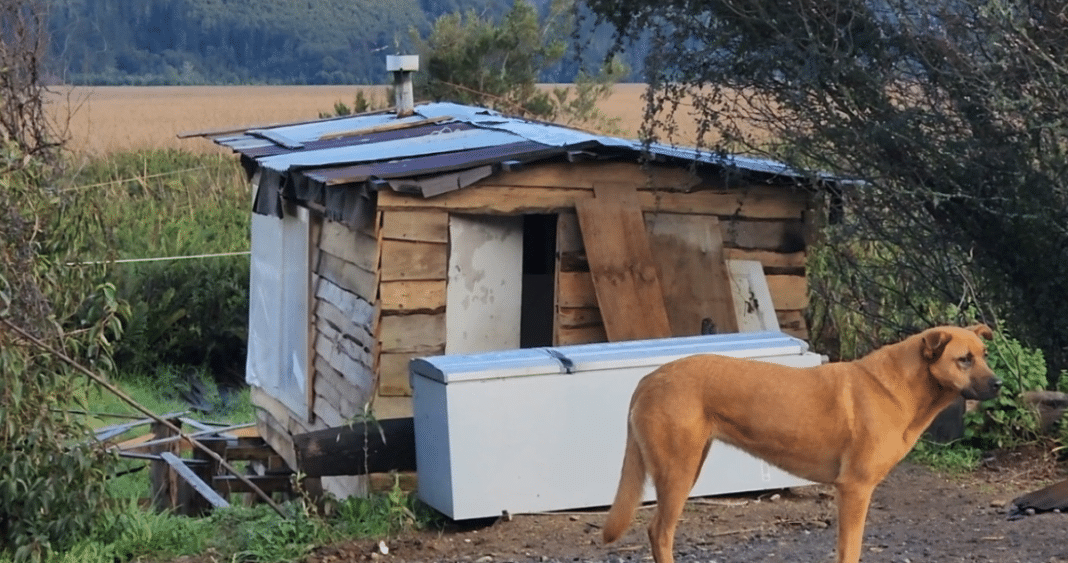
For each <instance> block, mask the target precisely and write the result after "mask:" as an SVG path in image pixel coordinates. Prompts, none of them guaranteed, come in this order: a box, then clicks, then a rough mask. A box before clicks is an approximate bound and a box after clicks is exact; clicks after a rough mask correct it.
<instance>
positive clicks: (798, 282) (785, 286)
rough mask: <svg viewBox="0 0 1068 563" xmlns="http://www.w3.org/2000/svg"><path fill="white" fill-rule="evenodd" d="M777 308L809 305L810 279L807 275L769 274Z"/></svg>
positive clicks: (785, 309) (772, 294)
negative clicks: (806, 277)
mask: <svg viewBox="0 0 1068 563" xmlns="http://www.w3.org/2000/svg"><path fill="white" fill-rule="evenodd" d="M767 280H768V289H769V290H770V291H771V299H772V301H774V302H775V308H776V309H781V310H783V311H790V310H795V309H805V308H807V307H808V280H807V279H805V276H767Z"/></svg>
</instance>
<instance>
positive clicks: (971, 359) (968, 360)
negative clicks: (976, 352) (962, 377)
mask: <svg viewBox="0 0 1068 563" xmlns="http://www.w3.org/2000/svg"><path fill="white" fill-rule="evenodd" d="M957 362H959V363H960V366H961V367H962V368H970V367H972V364H974V363H975V356H972V355H971V354H970V353H969V354H968V355H967V356H964V357H962V358H960V359H958V360H957Z"/></svg>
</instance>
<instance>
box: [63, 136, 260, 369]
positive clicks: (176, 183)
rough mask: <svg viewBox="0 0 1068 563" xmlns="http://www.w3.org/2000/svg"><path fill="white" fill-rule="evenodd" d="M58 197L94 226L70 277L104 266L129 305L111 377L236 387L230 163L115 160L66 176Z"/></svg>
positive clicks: (242, 231)
mask: <svg viewBox="0 0 1068 563" xmlns="http://www.w3.org/2000/svg"><path fill="white" fill-rule="evenodd" d="M60 189H61V190H63V191H64V192H65V193H68V194H73V195H74V196H75V198H74V201H75V205H79V206H82V207H83V208H85V209H91V210H93V212H94V215H95V217H96V218H97V223H96V224H95V225H93V226H92V228H91V231H92V232H87V233H86V236H85V237H84V240H83V241H82V245H83V248H82V255H83V256H85V257H87V258H86V260H85V262H87V263H85V264H82V265H80V266H74V267H82V268H89V267H92V266H91V265H90V264H88V263H91V262H96V261H106V262H108V268H107V272H106V274H105V276H106V281H109V282H111V283H113V284H114V285H115V287H116V289H117V294H118V297H119V298H120V299H123V300H125V301H127V302H128V303H129V307H130V313H129V316H128V318H127V319H124V321H125V322H124V326H125V331H124V335H123V338H122V339H121V340H120V341H119V342H118V344H117V348H116V354H115V361H116V363H117V364H118V366H119V369H120V370H123V371H128V372H136V373H143V374H149V375H151V374H153V373H155V372H156V370H157V369H158V367H159V366H161V365H176V366H189V367H194V368H207V369H209V370H210V371H211V372H212V374H213V375H214V376H215V378H216V379H218V380H221V381H228V382H230V383H232V384H237V383H240V382H241V380H242V379H243V378H242V377H241V373H242V369H243V366H244V357H245V346H246V339H247V315H248V275H249V259H248V256H247V255H246V254H242V253H245V252H247V251H248V250H249V221H250V208H251V203H250V192H249V185H248V182H247V181H246V179H245V176H244V173H243V172H242V171H241V168H240V166H239V165H238V163H237V159H236V158H234V157H232V156H229V155H205V154H194V153H187V152H183V151H176V150H150V151H139V152H133V153H120V154H114V155H109V156H107V157H103V158H96V159H90V160H86V161H84V162H82V163H80V164H79V165H78V166H75V167H72V171H71V173H70V174H69V175H68V176H67V177H66V179H65V182H64V184H63V185H62V186H61V187H60ZM229 253H239V254H236V255H230V256H225V254H229ZM190 257H197V258H190ZM112 260H114V262H111V261H112ZM131 260H133V261H131ZM141 260H144V261H141Z"/></svg>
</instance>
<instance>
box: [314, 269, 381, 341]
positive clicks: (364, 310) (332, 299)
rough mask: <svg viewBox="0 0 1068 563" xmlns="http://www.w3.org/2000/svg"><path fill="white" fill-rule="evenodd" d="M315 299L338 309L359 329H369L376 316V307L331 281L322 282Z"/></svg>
mask: <svg viewBox="0 0 1068 563" xmlns="http://www.w3.org/2000/svg"><path fill="white" fill-rule="evenodd" d="M315 297H317V298H318V299H320V300H322V301H323V302H326V303H330V304H331V305H333V306H334V307H337V309H338V310H339V311H341V313H342V314H343V315H345V318H347V319H349V320H350V321H351V322H352V324H354V325H356V326H358V327H364V328H365V329H369V328H370V327H371V326H373V325H372V321H373V319H374V316H375V307H374V305H372V304H371V302H370V301H368V300H365V299H364V298H362V297H360V296H359V295H357V294H356V293H353V292H351V291H346V290H344V289H342V288H341V287H340V286H338V285H336V284H334V283H333V282H331V281H330V280H325V279H324V280H320V282H319V287H318V289H317V290H316V292H315Z"/></svg>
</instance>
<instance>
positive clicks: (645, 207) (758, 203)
mask: <svg viewBox="0 0 1068 563" xmlns="http://www.w3.org/2000/svg"><path fill="white" fill-rule="evenodd" d="M476 185H477V184H476ZM632 187H636V188H644V184H641V185H636V186H632ZM472 188H474V187H472ZM592 198H593V191H592V190H591V189H589V188H585V189H583V188H567V187H519V186H514V185H512V186H488V185H487V186H481V187H477V188H475V189H463V190H456V191H453V192H449V193H446V194H442V195H439V196H437V197H434V198H431V199H423V198H413V197H410V196H401V195H399V194H395V193H392V192H389V191H384V192H379V194H378V207H379V208H380V209H382V210H384V211H387V212H389V211H397V210H403V209H444V210H448V211H450V212H453V213H471V214H485V215H492V214H498V215H515V214H521V213H564V212H567V211H570V210H571V209H574V207H575V205H576V204H577V203H578V202H579V201H584V200H588V199H592ZM740 202H741V203H740ZM638 203H639V205H640V206H641V208H642V211H646V212H667V213H697V214H701V215H718V216H720V217H721V218H723V219H727V218H731V217H744V218H749V219H767V220H771V219H775V220H784V221H786V220H795V221H798V222H801V221H802V219H803V217H804V212H805V209H806V208H807V203H806V202H804V200H792V199H787V200H781V199H772V198H768V199H761V200H752V201H750V200H746V199H745V196H744V195H740V192H737V191H733V192H708V191H697V192H690V193H677V192H652V191H646V190H644V189H643V190H641V191H639V192H638Z"/></svg>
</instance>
